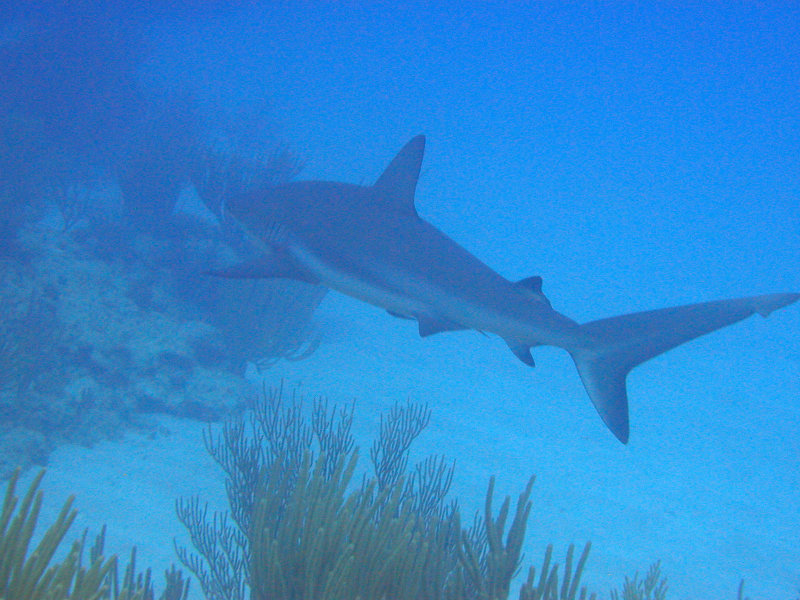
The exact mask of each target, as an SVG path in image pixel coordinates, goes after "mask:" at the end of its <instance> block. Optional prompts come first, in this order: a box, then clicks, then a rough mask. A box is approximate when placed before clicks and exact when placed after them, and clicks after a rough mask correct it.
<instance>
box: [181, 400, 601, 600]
mask: <svg viewBox="0 0 800 600" xmlns="http://www.w3.org/2000/svg"><path fill="white" fill-rule="evenodd" d="M352 417H353V407H352V405H351V406H350V407H344V408H341V409H338V410H337V409H336V407H334V408H333V409H331V410H330V411H329V409H328V405H327V403H326V402H324V401H323V400H321V399H317V400H316V401H315V403H314V405H313V407H312V411H311V417H310V424H309V423H308V422H307V420H306V418H305V417H304V411H303V408H302V403H301V402H300V400H298V398H297V397H296V396H295V395H293V396H292V399H291V401H290V402H289V403H286V402H285V400H284V397H283V391H282V389H278V390H272V391H270V392H269V393H265V394H264V396H263V398H262V400H261V402H260V403H259V405H258V406H257V407H256V410H255V411H254V413H253V415H252V417H251V419H250V420H247V421H246V420H245V419H244V418H240V419H238V420H235V421H233V422H230V423H228V424H226V425H225V426H224V428H223V430H222V433H221V434H220V435H219V436H217V437H214V436H213V435H212V434H211V432H210V431H209V433H208V434H207V435H206V438H205V441H206V446H207V448H208V450H209V452H210V453H211V454H212V456H214V458H216V459H217V461H218V462H219V463H220V465H221V466H222V468H223V469H224V471H225V473H226V475H227V484H226V488H227V492H228V499H229V503H230V512H229V513H222V514H219V513H214V514H213V515H209V514H208V507H207V506H203V505H201V503H200V500H199V499H198V498H192V499H189V500H182V501H179V502H178V504H177V510H178V516H179V518H180V520H181V521H182V522H183V524H184V525H185V526H186V527H187V529H188V531H189V533H190V536H191V539H192V543H193V544H194V546H195V552H191V551H190V550H188V549H186V548H178V555H179V557H180V559H181V561H182V562H183V563H184V565H186V566H187V567H188V568H189V569H190V570H191V571H192V572H194V573H195V575H196V576H197V577H198V580H199V581H200V585H201V587H202V589H203V592H204V594H205V596H206V598H207V599H208V600H221V599H223V598H224V599H228V600H244V599H245V598H253V599H258V600H262V599H266V598H297V599H300V598H315V599H325V598H329V599H334V598H362V599H363V600H368V599H375V600H378V599H381V598H395V599H398V600H399V599H403V598H408V599H412V598H413V599H416V598H430V599H434V600H435V599H437V598H438V599H442V600H468V599H470V600H471V599H480V600H495V599H497V600H499V599H502V598H507V597H508V595H509V593H510V586H511V581H512V579H513V577H514V575H515V574H516V572H517V570H518V568H519V563H520V555H521V549H522V542H523V540H524V536H525V529H526V525H527V519H528V515H529V514H530V510H531V502H530V494H531V490H532V486H533V479H531V480H530V481H529V482H528V485H527V486H526V488H525V490H524V491H523V493H522V494H521V495H520V497H519V499H518V502H517V506H516V510H515V511H514V513H513V518H511V520H510V523H509V522H508V520H509V516H510V514H511V513H510V505H511V499H510V498H506V499H505V500H504V502H503V504H502V505H501V507H500V510H499V511H498V512H497V514H495V513H494V510H493V508H492V500H493V495H494V480H491V481H490V484H489V488H488V491H487V494H486V502H485V507H484V514H483V516H482V517H481V518H476V520H475V524H474V525H473V527H471V528H470V529H468V530H465V529H462V527H461V518H460V512H459V509H458V506H457V504H456V503H455V502H451V503H449V504H447V503H446V495H447V492H448V489H449V484H450V481H451V478H452V469H453V467H452V464H450V463H448V462H447V461H446V460H444V459H443V458H441V457H431V458H429V459H428V460H427V461H423V462H422V463H420V464H418V465H417V466H416V469H415V471H414V472H413V474H412V475H411V476H409V474H408V473H407V463H408V452H409V448H410V446H411V443H412V442H413V441H414V439H416V437H417V436H418V435H419V434H420V433H421V432H422V430H423V429H424V428H425V427H426V426H427V423H428V419H429V417H430V412H429V410H428V409H427V407H425V406H422V405H415V404H411V403H407V404H406V405H396V406H395V407H394V408H393V409H392V410H391V411H390V413H389V414H388V415H387V416H385V417H383V418H382V425H381V430H380V434H379V437H378V439H377V440H376V441H375V443H374V444H373V446H372V450H371V452H370V455H371V458H372V467H373V471H374V473H375V475H374V476H366V475H365V476H364V478H363V479H362V482H361V484H360V485H353V475H354V472H355V470H356V467H357V461H358V450H357V449H356V448H355V447H354V443H353V438H352V436H351V434H350V427H351V424H352ZM588 551H589V546H588V545H587V547H586V549H585V550H584V552H583V555H582V556H581V558H580V559H579V561H578V564H577V567H576V568H575V570H574V571H573V570H572V549H570V552H569V553H568V555H567V564H566V567H565V571H564V583H563V584H562V586H561V588H559V586H558V576H557V566H556V565H553V566H552V567H551V566H550V559H551V555H552V549H549V550H548V553H547V555H546V558H545V563H544V566H543V568H542V575H541V577H540V582H539V584H535V574H536V571H535V569H531V570H530V571H529V576H528V581H527V583H526V584H525V586H524V587H523V592H521V596H520V598H523V599H525V600H529V599H531V600H532V599H534V598H536V599H540V598H541V599H545V600H555V599H557V598H564V599H567V598H569V599H574V598H577V597H578V596H576V594H578V593H580V594H581V596H580V598H585V597H586V590H585V589H582V588H580V577H581V574H582V571H583V566H584V564H585V562H586V558H587V555H588ZM556 590H565V591H564V595H561V596H559V595H557V594H556V593H555V592H556Z"/></svg>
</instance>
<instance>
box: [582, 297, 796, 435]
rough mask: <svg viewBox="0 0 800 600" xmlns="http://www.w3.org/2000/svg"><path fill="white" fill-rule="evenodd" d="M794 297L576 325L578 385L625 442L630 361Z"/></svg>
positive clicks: (715, 304) (708, 304)
mask: <svg viewBox="0 0 800 600" xmlns="http://www.w3.org/2000/svg"><path fill="white" fill-rule="evenodd" d="M798 298H800V294H770V295H765V296H754V297H751V298H739V299H736V300H719V301H716V302H704V303H702V304H690V305H687V306H677V307H673V308H664V309H661V310H652V311H647V312H640V313H633V314H630V315H622V316H619V317H612V318H610V319H601V320H599V321H592V322H590V323H586V324H585V325H582V326H581V329H583V330H584V331H585V332H586V334H587V337H589V338H591V339H592V340H593V341H592V343H591V344H589V345H587V346H586V347H584V348H580V349H578V350H572V351H571V352H570V353H571V354H572V359H573V360H574V361H575V366H577V367H578V373H580V376H581V381H583V386H584V387H585V388H586V391H587V392H588V394H589V397H590V398H591V399H592V402H593V403H594V406H595V408H596V409H597V412H598V413H600V416H601V417H602V419H603V421H604V422H605V424H606V425H607V426H608V428H609V429H610V430H611V432H612V433H613V434H614V435H615V436H616V437H617V439H619V441H621V442H622V443H623V444H625V443H627V441H628V433H629V425H628V395H627V392H626V390H625V378H626V377H627V375H628V373H629V372H630V370H631V369H633V368H634V367H635V366H636V365H639V364H641V363H643V362H645V361H646V360H648V359H651V358H653V357H654V356H657V355H659V354H661V353H662V352H666V351H667V350H670V349H672V348H674V347H676V346H678V345H680V344H683V343H684V342H688V341H689V340H693V339H694V338H697V337H700V336H701V335H704V334H706V333H710V332H712V331H716V330H717V329H720V328H722V327H725V326H726V325H731V324H732V323H736V322H737V321H741V320H742V319H745V318H747V317H749V316H750V315H752V314H755V313H759V314H760V315H762V316H764V317H766V316H767V315H769V314H770V313H771V312H772V311H773V310H777V309H779V308H783V307H784V306H787V305H789V304H791V303H792V302H794V301H796V300H797V299H798Z"/></svg>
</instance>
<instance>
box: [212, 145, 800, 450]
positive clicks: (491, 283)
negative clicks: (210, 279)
mask: <svg viewBox="0 0 800 600" xmlns="http://www.w3.org/2000/svg"><path fill="white" fill-rule="evenodd" d="M424 149H425V138H424V137H423V136H417V137H415V138H413V139H412V140H411V141H410V142H408V143H407V144H406V145H405V146H404V147H403V149H402V150H400V152H399V154H398V155H397V156H396V157H395V159H394V160H393V161H392V162H391V164H390V165H389V166H388V168H387V169H386V171H385V172H384V173H383V175H381V177H380V178H379V179H378V181H377V182H376V183H375V185H373V186H359V185H351V184H347V183H335V182H324V181H300V182H295V183H289V184H285V185H281V186H277V187H273V188H269V189H266V190H261V191H260V192H258V193H254V194H247V195H241V196H237V197H234V198H231V199H230V200H229V201H228V203H227V205H226V210H227V211H228V212H229V213H230V214H231V215H233V217H235V218H236V219H237V220H238V221H239V222H241V223H242V225H243V226H244V227H245V229H246V230H247V231H248V232H249V233H250V234H251V235H252V236H253V238H254V241H255V243H256V244H257V245H258V247H259V248H260V256H259V257H258V258H257V259H256V260H254V261H253V262H251V263H248V264H246V265H238V266H236V267H233V268H231V269H228V270H226V271H220V272H217V274H218V275H222V276H227V277H284V278H291V279H299V280H302V281H307V282H312V283H317V284H322V285H325V286H327V287H329V288H331V289H334V290H338V291H340V292H342V293H344V294H347V295H350V296H353V297H354V298H358V299H360V300H363V301H364V302H368V303H370V304H374V305H375V306H379V307H382V308H385V309H386V310H387V311H388V312H389V313H390V314H392V315H394V316H398V317H404V318H408V319H416V321H417V322H418V324H419V333H420V335H421V336H428V335H432V334H434V333H438V332H441V331H454V330H464V329H477V330H479V331H486V332H491V333H495V334H497V335H499V336H500V337H502V338H503V339H504V340H505V341H506V343H507V344H508V346H509V348H511V351H512V352H513V353H514V354H515V355H516V356H517V357H518V358H519V359H520V360H522V362H524V363H525V364H527V365H530V366H533V364H534V363H533V358H532V357H531V353H530V349H531V347H533V346H540V345H550V346H558V347H560V348H564V349H565V350H567V351H568V352H569V353H570V355H571V356H572V358H573V360H574V361H575V365H576V366H577V368H578V372H579V373H580V377H581V380H582V381H583V385H584V387H585V388H586V391H587V392H588V394H589V397H590V398H591V399H592V402H593V403H594V406H595V408H596V409H597V412H598V413H600V416H601V417H602V419H603V421H604V422H605V424H606V425H607V426H608V428H609V429H611V431H612V432H613V433H614V435H615V436H616V437H617V438H618V439H619V440H620V441H621V442H623V443H626V442H627V441H628V433H629V425H628V398H627V392H626V389H625V378H626V376H627V374H628V372H630V370H631V369H633V368H634V367H635V366H636V365H639V364H641V363H643V362H644V361H646V360H648V359H650V358H653V357H654V356H656V355H658V354H661V353H662V352H666V351H667V350H670V349H671V348H674V347H676V346H678V345H679V344H682V343H684V342H687V341H689V340H692V339H694V338H696V337H699V336H701V335H703V334H706V333H709V332H711V331H715V330H717V329H720V328H721V327H725V326H726V325H730V324H732V323H735V322H737V321H740V320H742V319H744V318H746V317H748V316H750V315H752V314H754V313H759V314H761V315H763V316H767V315H768V314H769V313H771V312H772V311H773V310H776V309H778V308H782V307H784V306H786V305H788V304H791V303H792V302H794V301H795V300H797V299H798V298H800V294H796V293H786V294H770V295H764V296H753V297H749V298H739V299H735V300H720V301H716V302H705V303H702V304H691V305H687V306H680V307H674V308H665V309H661V310H653V311H647V312H640V313H634V314H629V315H623V316H619V317H612V318H610V319H601V320H599V321H592V322H590V323H586V324H584V325H579V324H577V323H576V322H574V321H572V320H571V319H569V318H568V317H566V316H564V315H562V314H560V313H558V312H556V311H555V310H553V309H552V308H551V306H550V302H549V301H548V300H547V298H546V297H545V296H544V294H543V293H542V282H541V278H539V277H529V278H527V279H523V280H521V281H517V282H512V281H509V280H507V279H505V278H504V277H502V276H500V275H499V274H497V273H496V272H495V271H493V270H492V269H491V268H489V267H488V266H486V265H485V264H484V263H482V262H481V261H480V260H478V259H477V258H476V257H475V256H473V255H472V254H470V253H469V252H468V251H467V250H465V249H464V248H462V247H461V246H460V245H458V244H457V243H456V242H454V241H453V240H451V239H450V238H449V237H447V236H446V235H445V234H444V233H442V232H441V231H439V230H438V229H436V228H435V227H434V226H433V225H431V224H430V223H428V222H426V221H424V220H423V219H421V218H420V217H419V215H418V214H417V211H416V209H415V208H414V192H415V190H416V186H417V178H418V177H419V171H420V165H421V164H422V156H423V153H424Z"/></svg>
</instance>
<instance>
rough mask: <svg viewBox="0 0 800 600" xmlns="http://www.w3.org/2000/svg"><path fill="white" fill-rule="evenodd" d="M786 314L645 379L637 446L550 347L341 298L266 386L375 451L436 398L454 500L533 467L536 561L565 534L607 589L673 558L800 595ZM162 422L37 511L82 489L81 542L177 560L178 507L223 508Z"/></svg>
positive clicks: (636, 378) (212, 469)
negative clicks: (99, 540) (422, 326)
mask: <svg viewBox="0 0 800 600" xmlns="http://www.w3.org/2000/svg"><path fill="white" fill-rule="evenodd" d="M791 310H796V309H791ZM787 313H788V311H787ZM786 318H789V320H790V321H791V320H792V319H793V316H792V315H789V314H784V313H779V314H776V315H775V316H774V317H772V319H771V320H769V321H766V322H764V321H761V320H751V321H749V322H747V323H745V324H741V325H738V326H736V327H733V328H730V329H728V330H726V331H723V332H719V333H717V334H715V335H714V336H711V337H708V338H704V339H703V340H700V341H697V342H695V343H693V344H692V345H691V346H689V347H687V348H684V349H679V350H677V351H673V352H672V353H670V354H669V355H667V356H666V357H662V358H660V359H658V360H656V361H653V362H652V363H651V364H650V365H648V366H646V367H644V368H642V369H640V370H639V371H637V372H636V373H634V374H633V375H632V376H631V377H630V385H629V388H630V396H631V404H632V436H631V442H630V444H629V446H627V447H624V446H622V445H620V444H619V443H618V442H616V441H615V440H614V438H613V437H612V436H611V434H610V433H608V432H607V431H606V430H605V429H604V427H603V425H602V423H601V422H600V420H599V418H598V417H597V416H596V415H595V413H594V410H593V409H592V408H591V405H590V404H589V402H588V400H587V399H586V397H585V395H584V393H583V390H582V389H581V387H580V382H579V380H578V378H577V375H575V373H574V372H573V367H572V365H571V364H570V363H569V359H568V357H566V355H563V354H562V353H559V352H556V351H550V350H539V351H537V352H536V353H535V355H536V359H537V363H538V366H537V368H536V369H535V370H534V371H531V370H530V369H528V368H527V367H525V366H524V365H522V364H521V363H519V362H518V361H517V360H516V359H514V357H513V356H512V355H511V354H510V353H509V352H508V350H507V349H506V348H505V346H504V345H503V344H502V342H500V341H498V340H496V339H491V338H484V337H482V336H480V335H478V334H475V333H453V334H442V335H438V336H434V337H432V338H430V339H427V340H420V339H419V338H418V337H417V335H416V332H415V330H414V326H413V324H412V323H407V322H403V321H400V320H394V319H391V318H389V317H387V316H386V315H385V314H383V313H382V312H380V311H377V310H375V309H372V308H370V307H366V306H363V305H360V304H357V303H355V302H353V301H350V300H348V299H345V298H342V297H339V296H334V295H331V296H329V297H328V298H327V299H326V301H325V302H324V304H323V307H322V308H321V310H320V314H319V322H320V326H321V328H322V333H323V335H324V339H325V340H326V343H324V344H323V345H322V346H321V347H320V348H319V350H318V351H317V352H316V354H314V355H313V356H312V357H311V358H310V359H308V360H306V361H303V362H298V363H281V364H279V365H276V366H275V367H274V368H273V369H272V370H271V371H269V372H268V373H267V376H268V377H267V380H268V382H270V383H277V382H279V380H280V378H286V381H287V383H289V384H294V385H298V386H299V387H300V389H301V391H303V392H304V393H307V394H309V395H311V394H318V393H322V394H325V395H327V396H328V397H329V398H331V399H332V400H348V399H351V398H356V399H357V404H356V423H355V429H356V431H355V433H356V436H357V438H358V440H359V442H360V444H361V446H362V447H365V446H367V445H368V444H369V442H370V441H371V439H372V438H373V436H374V435H375V432H376V430H377V424H378V418H379V414H380V411H381V410H384V409H386V408H387V407H388V406H390V405H391V404H392V403H393V402H395V401H398V400H399V401H403V400H405V399H406V398H412V399H414V400H426V401H428V402H429V403H430V406H431V408H432V409H433V417H432V420H431V425H430V426H429V428H428V429H427V431H426V432H424V433H423V435H422V436H421V438H420V440H419V441H418V444H417V446H416V449H415V451H416V454H417V456H418V457H421V456H424V455H425V454H426V453H427V452H443V453H445V454H447V455H448V456H451V457H453V458H455V459H456V460H457V465H456V479H455V483H454V489H453V492H452V493H453V494H455V495H457V496H458V497H459V498H460V499H461V502H462V507H464V510H465V512H468V513H471V512H472V511H473V510H475V509H477V508H478V507H479V506H480V505H481V502H482V499H483V495H484V493H485V489H486V484H487V481H488V478H489V476H490V475H492V474H495V475H497V478H498V485H497V490H498V492H499V493H501V494H509V493H510V494H514V495H515V496H516V494H517V493H518V492H519V491H520V490H521V489H522V487H523V486H524V483H525V481H526V479H527V477H528V476H529V475H530V474H533V473H535V474H537V483H536V486H535V488H534V495H533V500H534V510H533V512H532V516H531V519H530V522H529V531H528V544H527V546H526V558H525V565H526V566H527V564H529V563H530V562H531V561H532V562H535V563H536V564H537V565H538V564H539V562H540V560H541V557H542V553H543V551H544V548H545V546H546V544H547V543H548V542H554V543H555V544H556V548H557V550H556V552H557V555H558V556H559V557H563V553H564V552H565V550H566V547H567V545H568V544H569V543H570V542H573V541H574V542H576V543H578V544H581V545H582V544H583V542H584V541H585V540H591V541H592V542H593V549H592V554H591V556H590V560H589V564H588V566H587V569H586V572H585V576H584V583H586V584H588V585H589V586H590V588H591V589H593V590H597V591H598V592H602V593H601V594H600V596H601V597H605V596H606V590H608V589H609V588H610V587H612V586H621V583H622V580H623V577H624V575H626V574H633V573H634V572H635V571H637V570H639V571H640V572H641V571H644V570H646V569H647V567H648V566H649V565H650V563H651V562H653V561H654V560H657V559H660V560H661V561H662V572H663V573H664V574H665V575H666V576H667V577H668V579H669V583H670V590H671V592H670V594H669V597H670V598H675V599H681V598H735V596H736V586H737V585H738V582H739V578H740V577H744V578H745V580H746V582H747V588H746V589H747V592H748V594H749V595H750V596H751V597H753V598H754V599H758V598H770V599H776V600H779V599H781V598H784V599H789V598H794V597H795V596H796V594H797V591H798V588H800V566H799V564H800V563H799V562H798V554H797V537H798V536H797V533H798V531H800V512H799V511H798V508H797V506H798V504H797V501H796V500H797V495H796V493H797V489H800V481H798V479H800V475H798V470H797V464H796V461H797V456H799V455H800V454H799V453H798V441H797V437H798V436H797V435H796V431H795V427H794V426H793V425H792V422H793V421H792V418H790V417H791V414H792V412H791V409H790V408H789V405H790V403H792V402H795V401H796V400H797V398H798V392H799V391H800V390H799V389H798V386H799V385H800V384H799V383H798V382H800V372H799V371H800V367H799V366H798V362H797V358H796V357H790V356H786V355H782V354H781V348H782V341H783V340H784V338H783V337H782V336H783V335H784V334H783V333H782V331H785V328H783V327H780V326H779V324H778V321H780V320H781V319H786ZM773 319H774V321H773ZM754 339H755V340H760V341H759V342H758V343H763V347H764V348H765V349H766V351H767V354H763V353H757V352H752V353H751V352H747V353H744V352H740V351H738V350H737V349H736V348H749V349H752V348H753V347H754V346H753V345H754V343H755V342H753V341H752V340H754ZM732 373H733V374H735V375H736V376H735V377H732V376H731V374H732ZM159 422H160V424H161V425H162V426H163V428H164V431H165V432H168V434H166V433H165V434H164V435H159V436H157V437H155V438H154V439H148V438H146V437H141V436H138V435H134V434H130V435H127V436H126V438H125V440H124V441H122V442H114V443H111V442H109V443H103V444H99V445H98V446H97V447H95V448H92V449H86V448H75V447H65V448H61V449H59V450H58V451H57V452H55V453H54V455H53V456H52V458H51V461H50V466H49V472H48V475H47V478H46V479H45V482H44V486H43V487H44V490H45V492H46V500H47V509H46V511H45V513H44V514H43V517H42V520H43V521H46V520H48V515H52V512H53V511H55V510H56V509H57V508H58V507H59V506H60V504H61V502H63V500H64V498H65V497H66V496H67V495H68V493H71V492H74V493H76V494H77V496H78V499H77V507H78V508H79V510H80V515H79V520H78V522H77V524H76V526H75V529H74V531H73V534H74V535H75V536H77V535H78V534H79V533H80V531H82V529H83V527H85V526H89V527H91V528H92V529H96V528H97V527H98V526H99V525H100V524H101V523H107V524H108V527H109V533H108V542H107V543H108V547H109V548H110V549H112V550H115V551H119V552H123V553H124V552H127V550H128V548H129V547H130V544H131V543H136V544H137V545H138V547H139V557H140V559H139V560H140V562H139V564H140V565H151V566H153V567H154V568H155V569H156V571H159V570H162V569H163V568H166V567H167V566H168V563H169V562H171V561H173V560H174V552H173V549H172V543H173V539H174V538H176V537H178V538H179V539H183V535H184V533H183V531H182V528H181V526H180V525H179V524H178V522H177V520H176V518H175V513H174V502H175V499H176V498H177V497H180V496H188V495H191V494H199V495H200V496H201V497H203V498H207V499H208V500H210V501H211V503H212V506H217V507H224V497H223V496H224V492H223V482H222V476H221V473H220V470H219V469H218V468H217V467H216V465H215V464H214V463H213V462H212V461H211V460H210V459H209V457H208V456H207V455H206V453H205V451H204V449H203V447H202V441H201V437H200V432H201V430H202V426H201V425H200V424H198V423H195V422H186V421H181V420H176V419H170V418H159ZM365 454H366V453H362V455H365ZM47 511H50V512H47ZM560 560H561V559H560ZM193 597H195V598H199V597H200V594H199V586H196V585H195V586H194V593H193Z"/></svg>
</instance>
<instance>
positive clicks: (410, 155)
mask: <svg viewBox="0 0 800 600" xmlns="http://www.w3.org/2000/svg"><path fill="white" fill-rule="evenodd" d="M424 153H425V136H424V135H418V136H416V137H413V138H411V141H409V142H408V143H407V144H406V145H405V146H403V148H402V150H400V152H398V153H397V156H395V157H394V160H392V162H391V163H389V166H388V167H386V170H385V171H384V172H383V175H381V176H380V177H379V178H378V181H376V182H375V185H374V186H372V187H373V189H374V190H375V191H376V192H377V193H378V195H379V197H380V198H381V200H383V201H384V202H386V204H387V205H389V206H391V207H392V208H394V209H396V210H402V211H408V210H410V211H411V212H412V213H414V214H416V209H415V208H414V192H415V191H416V189H417V179H418V178H419V169H420V167H421V166H422V156H423V154H424Z"/></svg>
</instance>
